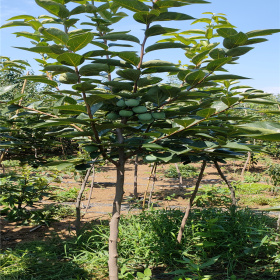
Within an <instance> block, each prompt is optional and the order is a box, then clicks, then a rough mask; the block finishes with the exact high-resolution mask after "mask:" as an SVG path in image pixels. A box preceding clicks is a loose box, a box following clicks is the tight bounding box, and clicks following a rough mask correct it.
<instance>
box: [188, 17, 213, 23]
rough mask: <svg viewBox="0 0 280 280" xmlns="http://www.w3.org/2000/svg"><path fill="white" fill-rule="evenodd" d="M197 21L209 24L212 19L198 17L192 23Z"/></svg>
mask: <svg viewBox="0 0 280 280" xmlns="http://www.w3.org/2000/svg"><path fill="white" fill-rule="evenodd" d="M198 22H205V23H208V24H211V22H212V20H211V19H210V18H199V19H197V20H195V21H193V22H192V24H195V23H198Z"/></svg>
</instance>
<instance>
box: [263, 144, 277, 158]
mask: <svg viewBox="0 0 280 280" xmlns="http://www.w3.org/2000/svg"><path fill="white" fill-rule="evenodd" d="M264 151H265V152H266V153H268V154H269V155H270V156H272V157H274V158H279V157H280V144H278V143H273V142H272V143H267V144H266V145H265V147H264Z"/></svg>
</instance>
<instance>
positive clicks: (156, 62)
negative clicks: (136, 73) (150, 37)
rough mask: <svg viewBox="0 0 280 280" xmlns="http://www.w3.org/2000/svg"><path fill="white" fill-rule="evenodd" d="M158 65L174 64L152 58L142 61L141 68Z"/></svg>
mask: <svg viewBox="0 0 280 280" xmlns="http://www.w3.org/2000/svg"><path fill="white" fill-rule="evenodd" d="M159 66H174V63H172V62H169V61H163V60H159V59H154V60H149V61H146V62H143V63H142V65H141V68H151V67H159Z"/></svg>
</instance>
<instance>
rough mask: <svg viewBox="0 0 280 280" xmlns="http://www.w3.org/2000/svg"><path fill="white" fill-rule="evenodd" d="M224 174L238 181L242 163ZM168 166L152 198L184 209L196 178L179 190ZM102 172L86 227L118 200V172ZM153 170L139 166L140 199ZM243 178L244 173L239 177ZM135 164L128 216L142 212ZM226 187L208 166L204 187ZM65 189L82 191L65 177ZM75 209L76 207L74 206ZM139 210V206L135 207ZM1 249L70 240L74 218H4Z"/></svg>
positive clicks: (129, 171) (129, 173)
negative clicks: (54, 238) (39, 221)
mask: <svg viewBox="0 0 280 280" xmlns="http://www.w3.org/2000/svg"><path fill="white" fill-rule="evenodd" d="M194 166H195V167H197V168H198V170H199V167H200V164H195V165H194ZM221 167H222V170H223V172H224V174H225V175H226V177H227V179H228V180H237V179H238V177H237V175H236V174H237V173H236V172H237V171H239V172H240V170H241V168H242V162H234V163H229V164H222V165H221ZM167 168H168V165H160V166H158V169H157V174H156V181H155V185H154V191H153V196H152V202H153V203H154V205H155V206H156V207H160V208H178V209H182V210H183V209H184V207H185V205H186V203H187V200H186V198H188V194H189V193H190V192H191V191H192V189H193V187H194V185H195V182H196V178H191V179H187V180H183V186H184V188H183V189H182V188H179V180H178V179H171V178H166V177H165V176H164V172H165V170H166V169H167ZM264 168H265V167H264V166H262V165H258V167H257V171H256V172H263V171H264ZM98 169H99V172H97V173H96V174H95V185H94V189H93V194H92V198H91V203H90V208H89V209H88V211H87V213H86V214H85V215H84V216H83V218H82V222H83V223H86V222H89V221H92V220H99V219H108V218H109V215H110V213H111V210H112V202H113V200H114V186H115V184H114V182H115V180H116V174H115V168H114V166H111V165H108V166H104V167H98ZM150 172H151V167H150V166H149V165H147V164H145V165H144V164H143V165H142V164H140V165H139V166H138V177H137V178H138V182H137V183H138V193H139V197H140V198H143V194H144V192H145V190H146V188H147V184H148V182H149V177H150ZM239 174H240V173H239ZM133 182H134V164H133V163H130V164H128V165H127V167H126V175H125V194H124V202H123V207H122V212H123V214H125V213H128V211H129V210H130V211H135V212H137V211H141V210H140V207H138V209H137V207H134V208H133V209H131V202H130V201H131V198H132V196H133V188H134V186H133V185H134V184H133ZM89 183H90V182H89ZM221 183H222V179H221V178H220V176H219V175H218V173H217V171H216V169H215V167H214V165H210V164H208V166H207V168H206V170H205V175H204V177H203V180H202V182H201V186H202V187H203V185H206V184H207V185H214V186H215V185H219V184H221ZM89 185H90V184H88V186H87V195H88V193H89V192H88V190H89ZM62 186H63V188H65V189H67V188H69V187H73V186H76V187H79V185H78V184H77V182H74V179H73V178H69V177H64V181H63V183H62ZM151 186H152V181H151V182H150V186H149V190H148V196H149V192H150V190H151ZM87 195H86V199H85V200H84V201H83V203H82V214H83V213H84V208H83V207H85V205H86V200H87ZM170 195H172V199H171V200H166V199H165V198H166V197H167V196H170ZM41 203H43V204H50V203H54V201H51V200H48V199H47V198H45V200H44V201H42V202H41ZM72 205H73V206H74V203H72ZM134 206H135V205H134ZM0 227H1V247H2V248H3V249H5V248H12V247H14V246H15V245H16V244H17V243H20V242H26V241H32V240H44V239H46V238H48V237H50V236H51V235H52V234H53V232H56V233H57V234H59V235H60V236H61V237H64V238H66V237H67V236H70V235H73V234H74V231H73V229H74V218H67V219H63V220H61V221H59V222H55V223H53V224H52V225H51V226H50V227H47V226H41V227H39V228H37V227H35V226H23V225H19V224H17V223H9V222H7V221H5V220H4V218H3V217H2V218H1V224H0Z"/></svg>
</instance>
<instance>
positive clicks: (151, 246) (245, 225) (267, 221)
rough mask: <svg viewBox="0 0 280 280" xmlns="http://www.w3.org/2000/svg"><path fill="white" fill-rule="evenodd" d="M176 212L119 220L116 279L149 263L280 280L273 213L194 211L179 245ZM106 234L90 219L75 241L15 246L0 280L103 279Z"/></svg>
mask: <svg viewBox="0 0 280 280" xmlns="http://www.w3.org/2000/svg"><path fill="white" fill-rule="evenodd" d="M182 216H183V213H182V212H181V211H178V210H169V211H167V210H159V211H147V212H144V213H141V214H140V215H135V216H133V215H130V216H126V217H123V218H122V219H121V223H120V233H119V267H120V269H122V276H121V279H137V272H143V271H144V270H145V268H148V267H149V268H150V269H151V270H152V272H153V275H154V276H155V275H157V277H163V276H164V273H165V274H166V273H167V272H169V273H171V274H169V275H170V278H169V279H180V277H181V279H185V278H186V277H190V279H203V278H198V277H199V274H200V275H202V276H203V275H211V277H212V278H211V279H217V280H225V279H240V278H243V279H246V280H251V279H252V280H253V279H254V280H255V279H270V280H274V279H275V280H276V279H279V277H280V271H279V263H280V254H279V252H278V249H279V247H278V246H279V244H278V243H277V242H275V238H276V236H277V233H276V230H275V225H276V219H275V218H272V217H269V216H266V215H264V214H256V213H254V212H252V211H250V210H249V209H243V210H236V211H234V210H233V209H228V210H225V209H205V210H193V211H192V213H191V215H190V219H189V220H188V223H187V226H186V229H185V232H184V236H183V240H182V243H181V244H178V243H177V241H176V235H177V232H178V228H179V226H180V222H181V219H182ZM108 237H109V226H108V222H107V221H103V222H102V223H101V224H100V223H99V224H96V223H92V224H89V225H88V226H87V227H86V228H85V229H84V232H83V234H82V235H81V236H80V237H79V238H72V239H71V240H67V241H62V240H60V239H59V238H53V239H50V240H49V241H48V242H31V243H26V244H22V245H18V246H17V247H16V248H15V249H14V250H7V251H5V252H4V254H2V255H1V258H2V261H1V264H2V271H3V273H2V275H3V276H2V278H1V279H4V280H6V279H23V280H25V279H36V280H37V279H107V277H108V275H107V260H108V252H107V249H108ZM217 256H218V258H217ZM213 258H214V259H216V261H215V262H213V263H212V262H210V265H209V266H203V265H202V264H204V263H206V262H208V261H211V260H213ZM186 259H188V260H189V261H186ZM15 262H16V264H17V265H15ZM208 263H209V262H208ZM190 264H193V265H197V266H198V267H199V270H194V269H193V268H192V267H194V266H191V265H190ZM159 268H161V271H160V270H159ZM178 270H179V272H178ZM146 271H147V270H146ZM159 271H160V272H159ZM164 271H165V272H164ZM138 275H140V274H139V273H138ZM256 275H258V277H257V278H256ZM182 277H185V278H182ZM234 277H236V278H234ZM138 279H140V278H138ZM147 279H149V278H147ZM151 279H153V277H152V278H151ZM157 279H158V278H157ZM209 279H210V278H209Z"/></svg>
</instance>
